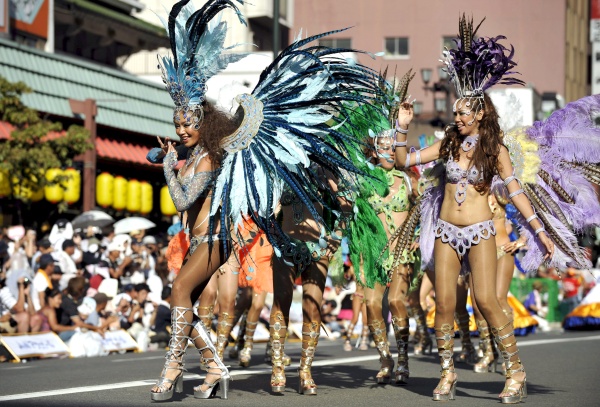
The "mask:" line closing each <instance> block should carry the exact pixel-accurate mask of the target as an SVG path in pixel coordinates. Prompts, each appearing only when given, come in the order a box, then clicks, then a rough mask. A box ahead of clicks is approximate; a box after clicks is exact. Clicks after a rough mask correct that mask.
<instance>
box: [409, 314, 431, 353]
mask: <svg viewBox="0 0 600 407" xmlns="http://www.w3.org/2000/svg"><path fill="white" fill-rule="evenodd" d="M411 311H412V314H413V318H415V321H416V322H417V334H418V341H417V343H415V348H414V353H415V356H420V355H431V354H432V353H433V341H432V340H431V336H430V335H429V332H428V331H427V318H426V316H425V311H423V308H421V307H420V306H416V307H411ZM415 336H417V335H415Z"/></svg>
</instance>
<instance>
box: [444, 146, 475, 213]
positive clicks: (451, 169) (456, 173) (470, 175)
mask: <svg viewBox="0 0 600 407" xmlns="http://www.w3.org/2000/svg"><path fill="white" fill-rule="evenodd" d="M477 139H478V136H467V137H466V138H465V139H464V140H463V142H462V144H461V149H462V150H463V151H464V152H469V151H471V150H472V149H473V148H475V145H476V144H477ZM446 181H447V182H449V183H450V184H456V192H455V193H454V199H455V200H456V202H458V204H459V205H461V204H462V203H463V202H464V201H465V199H466V198H467V186H468V185H469V184H471V185H477V184H480V183H482V182H483V172H482V171H481V169H480V168H476V167H469V168H467V169H466V170H465V169H462V168H461V167H460V165H459V164H458V161H454V157H452V154H450V157H448V161H446Z"/></svg>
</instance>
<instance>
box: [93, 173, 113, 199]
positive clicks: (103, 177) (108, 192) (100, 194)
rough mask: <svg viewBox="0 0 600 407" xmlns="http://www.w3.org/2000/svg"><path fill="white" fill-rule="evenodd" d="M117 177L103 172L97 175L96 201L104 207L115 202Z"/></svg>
mask: <svg viewBox="0 0 600 407" xmlns="http://www.w3.org/2000/svg"><path fill="white" fill-rule="evenodd" d="M114 183H115V177H113V176H112V175H110V174H109V173H108V172H103V173H102V174H100V175H98V176H97V177H96V203H97V204H98V205H100V206H101V207H103V208H107V207H109V206H111V205H112V204H113V199H114Z"/></svg>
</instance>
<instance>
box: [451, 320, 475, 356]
mask: <svg viewBox="0 0 600 407" xmlns="http://www.w3.org/2000/svg"><path fill="white" fill-rule="evenodd" d="M454 319H455V320H456V325H458V334H459V335H460V342H461V344H462V350H461V351H460V353H459V354H458V356H456V358H455V362H457V363H475V362H476V361H477V352H475V346H473V342H471V331H470V330H469V321H470V317H469V314H464V315H459V314H454Z"/></svg>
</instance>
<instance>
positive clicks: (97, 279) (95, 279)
mask: <svg viewBox="0 0 600 407" xmlns="http://www.w3.org/2000/svg"><path fill="white" fill-rule="evenodd" d="M102 280H104V277H102V276H101V275H100V274H94V275H93V276H92V278H90V288H93V289H94V290H97V289H98V287H100V283H101V282H102Z"/></svg>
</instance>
